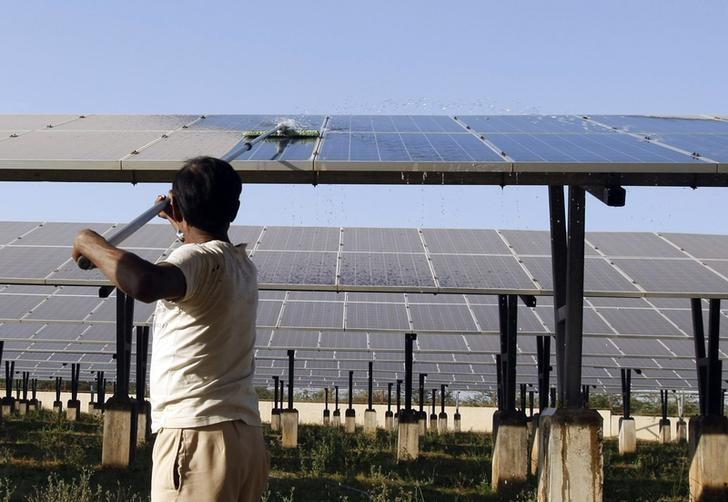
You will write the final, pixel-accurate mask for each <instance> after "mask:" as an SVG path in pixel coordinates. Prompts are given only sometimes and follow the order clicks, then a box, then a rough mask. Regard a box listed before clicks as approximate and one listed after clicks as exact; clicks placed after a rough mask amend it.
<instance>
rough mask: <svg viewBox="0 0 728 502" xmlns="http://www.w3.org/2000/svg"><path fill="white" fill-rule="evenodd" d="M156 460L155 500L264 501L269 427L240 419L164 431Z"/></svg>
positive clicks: (153, 480) (155, 454) (155, 445)
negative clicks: (267, 429)
mask: <svg viewBox="0 0 728 502" xmlns="http://www.w3.org/2000/svg"><path fill="white" fill-rule="evenodd" d="M152 462H153V464H152V502H168V501H179V502H184V501H194V502H206V501H210V502H248V501H250V502H253V501H259V500H260V497H261V495H262V494H263V491H264V490H265V487H266V484H267V481H268V471H269V470H270V454H269V453H268V449H267V448H266V446H265V441H264V440H263V430H262V429H261V428H260V427H254V426H251V425H246V424H245V423H244V422H242V421H240V420H236V421H231V422H222V423H219V424H215V425H208V426H206V427H194V428H189V429H161V430H160V431H159V433H158V434H157V439H156V441H155V443H154V452H153V455H152Z"/></svg>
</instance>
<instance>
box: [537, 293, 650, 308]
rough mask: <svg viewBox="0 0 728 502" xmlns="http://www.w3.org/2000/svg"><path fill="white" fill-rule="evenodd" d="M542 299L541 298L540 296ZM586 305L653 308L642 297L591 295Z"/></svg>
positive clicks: (586, 299)
mask: <svg viewBox="0 0 728 502" xmlns="http://www.w3.org/2000/svg"><path fill="white" fill-rule="evenodd" d="M539 300H540V298H539ZM584 303H585V304H586V305H593V306H594V307H602V308H604V309H606V308H622V309H625V308H637V309H649V308H652V307H651V306H650V304H649V303H647V302H646V301H645V300H644V299H642V298H610V297H607V296H605V297H600V296H590V297H588V298H585V299H584Z"/></svg>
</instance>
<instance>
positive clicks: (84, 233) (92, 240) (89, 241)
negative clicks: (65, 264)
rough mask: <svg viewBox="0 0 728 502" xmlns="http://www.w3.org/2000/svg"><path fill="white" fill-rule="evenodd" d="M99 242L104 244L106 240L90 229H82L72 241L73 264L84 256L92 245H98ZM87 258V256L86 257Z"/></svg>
mask: <svg viewBox="0 0 728 502" xmlns="http://www.w3.org/2000/svg"><path fill="white" fill-rule="evenodd" d="M101 242H103V243H106V244H108V243H107V242H106V239H104V238H103V237H101V236H100V235H99V234H98V233H96V232H94V231H93V230H91V229H90V228H84V229H83V230H81V231H80V232H79V233H78V234H76V238H75V239H74V240H73V249H72V250H71V257H72V258H73V261H74V262H78V260H79V258H81V257H82V256H86V254H85V251H86V250H88V249H89V248H90V247H92V246H94V245H98V244H100V243H101ZM86 258H88V256H86Z"/></svg>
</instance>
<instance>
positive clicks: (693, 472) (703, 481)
mask: <svg viewBox="0 0 728 502" xmlns="http://www.w3.org/2000/svg"><path fill="white" fill-rule="evenodd" d="M690 425H691V432H693V431H694V433H695V434H694V435H695V450H694V452H693V453H692V454H691V457H690V471H689V483H690V500H691V501H696V502H697V501H700V502H703V501H708V500H728V458H727V457H726V451H728V418H727V417H720V416H716V417H713V416H707V417H706V416H700V417H693V418H692V419H691V420H690Z"/></svg>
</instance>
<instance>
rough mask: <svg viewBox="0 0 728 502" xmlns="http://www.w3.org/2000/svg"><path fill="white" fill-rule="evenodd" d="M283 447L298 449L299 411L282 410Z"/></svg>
mask: <svg viewBox="0 0 728 502" xmlns="http://www.w3.org/2000/svg"><path fill="white" fill-rule="evenodd" d="M280 416H281V446H283V448H298V410H295V409H293V410H281V415H280Z"/></svg>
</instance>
